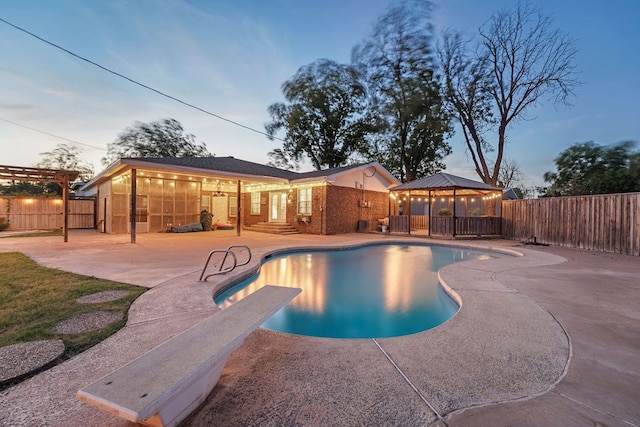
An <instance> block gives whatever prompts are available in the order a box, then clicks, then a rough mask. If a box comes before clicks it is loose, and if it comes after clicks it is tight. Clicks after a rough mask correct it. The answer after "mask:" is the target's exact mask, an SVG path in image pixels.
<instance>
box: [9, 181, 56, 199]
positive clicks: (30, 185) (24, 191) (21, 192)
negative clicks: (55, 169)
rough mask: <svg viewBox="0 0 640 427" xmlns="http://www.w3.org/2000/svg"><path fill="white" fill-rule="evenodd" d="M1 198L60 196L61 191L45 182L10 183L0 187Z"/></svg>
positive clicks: (54, 185)
mask: <svg viewBox="0 0 640 427" xmlns="http://www.w3.org/2000/svg"><path fill="white" fill-rule="evenodd" d="M0 194H2V195H3V196H50V197H57V196H60V195H62V189H61V188H60V186H59V185H57V184H52V183H47V182H28V181H10V182H7V183H5V184H4V185H0Z"/></svg>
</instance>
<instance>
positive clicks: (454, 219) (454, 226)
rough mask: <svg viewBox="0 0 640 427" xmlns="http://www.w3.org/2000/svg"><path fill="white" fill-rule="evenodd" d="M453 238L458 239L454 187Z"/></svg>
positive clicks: (454, 191)
mask: <svg viewBox="0 0 640 427" xmlns="http://www.w3.org/2000/svg"><path fill="white" fill-rule="evenodd" d="M452 212H453V217H452V219H453V237H454V238H455V237H456V187H453V211H452Z"/></svg>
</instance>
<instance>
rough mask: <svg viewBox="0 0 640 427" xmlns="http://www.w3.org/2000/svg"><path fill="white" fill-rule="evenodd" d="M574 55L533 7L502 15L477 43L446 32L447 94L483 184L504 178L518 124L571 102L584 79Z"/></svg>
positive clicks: (442, 51) (443, 54)
mask: <svg viewBox="0 0 640 427" xmlns="http://www.w3.org/2000/svg"><path fill="white" fill-rule="evenodd" d="M575 54H576V49H575V47H574V42H573V40H571V39H570V38H569V37H568V36H567V35H566V34H564V33H562V32H560V31H558V30H554V29H553V28H552V21H551V19H550V18H549V17H547V16H544V15H542V14H541V13H540V12H539V11H538V10H537V9H535V8H533V7H532V6H529V5H523V4H518V5H517V6H516V7H515V8H514V9H513V10H503V11H500V12H497V13H495V14H494V15H493V16H492V18H491V20H489V21H488V22H487V24H486V25H485V26H483V27H481V28H480V32H479V40H478V42H477V44H475V45H471V43H470V41H468V40H464V39H463V37H462V36H461V35H460V33H457V32H455V31H447V32H445V34H444V37H443V41H442V44H441V48H440V49H439V57H440V62H441V64H442V69H443V76H444V88H445V91H444V94H445V99H446V101H447V105H448V106H449V108H450V109H451V111H452V112H453V113H454V114H455V115H456V118H457V120H458V121H459V123H460V126H461V127H462V131H463V135H464V138H465V143H466V146H467V150H468V152H469V153H470V154H471V158H472V160H473V163H474V166H475V169H476V173H477V174H478V176H479V177H480V178H481V179H482V181H483V182H485V183H487V184H492V185H496V184H497V183H498V179H499V174H500V168H501V164H502V159H503V155H504V149H505V143H506V141H507V130H508V128H509V126H510V125H511V124H512V123H513V122H514V121H517V120H518V119H522V118H525V117H526V114H527V112H528V111H529V110H530V109H531V108H533V107H534V106H535V105H536V104H538V103H540V102H541V101H542V100H543V98H545V97H548V98H550V99H553V100H554V101H555V103H556V104H564V105H568V99H569V97H570V96H572V95H573V89H574V88H575V86H576V85H578V84H579V82H578V81H577V80H576V79H575V72H574V71H575V65H574V60H575ZM488 139H494V141H495V142H494V143H491V142H489V141H488ZM494 152H495V157H494V154H493V153H494Z"/></svg>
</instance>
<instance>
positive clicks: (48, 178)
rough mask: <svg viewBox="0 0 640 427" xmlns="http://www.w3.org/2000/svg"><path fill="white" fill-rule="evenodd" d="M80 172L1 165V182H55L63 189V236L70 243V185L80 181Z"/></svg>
mask: <svg viewBox="0 0 640 427" xmlns="http://www.w3.org/2000/svg"><path fill="white" fill-rule="evenodd" d="M79 175H80V172H78V171H70V170H63V169H45V168H30V167H22V166H4V165H0V180H9V181H13V180H16V181H39V182H53V183H55V184H58V185H59V186H60V187H61V188H62V203H63V208H62V236H63V238H64V241H65V242H66V241H68V234H69V233H68V225H69V220H68V215H67V212H68V211H69V183H70V182H73V181H75V180H76V179H78V176H79Z"/></svg>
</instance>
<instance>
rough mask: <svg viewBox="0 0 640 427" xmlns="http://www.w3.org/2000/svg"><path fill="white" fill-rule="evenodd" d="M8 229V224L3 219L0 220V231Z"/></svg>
mask: <svg viewBox="0 0 640 427" xmlns="http://www.w3.org/2000/svg"><path fill="white" fill-rule="evenodd" d="M7 228H9V223H8V222H6V221H5V219H4V218H0V231H4V230H6V229H7Z"/></svg>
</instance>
